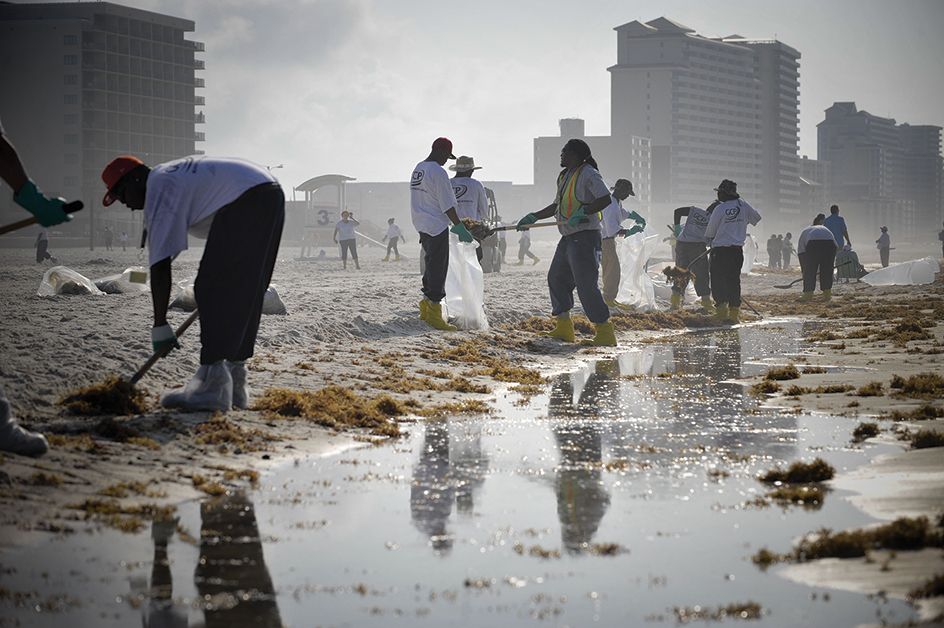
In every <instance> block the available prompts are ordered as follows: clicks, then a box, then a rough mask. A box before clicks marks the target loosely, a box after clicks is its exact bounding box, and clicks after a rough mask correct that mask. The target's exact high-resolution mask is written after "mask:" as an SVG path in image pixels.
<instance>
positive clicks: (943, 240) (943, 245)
mask: <svg viewBox="0 0 944 628" xmlns="http://www.w3.org/2000/svg"><path fill="white" fill-rule="evenodd" d="M937 239H938V240H940V241H941V256H942V257H944V229H941V231H940V233H938V234H937Z"/></svg>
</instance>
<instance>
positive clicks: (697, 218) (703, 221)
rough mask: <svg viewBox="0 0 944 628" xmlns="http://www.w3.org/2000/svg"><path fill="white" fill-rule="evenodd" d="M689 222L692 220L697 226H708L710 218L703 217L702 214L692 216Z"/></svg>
mask: <svg viewBox="0 0 944 628" xmlns="http://www.w3.org/2000/svg"><path fill="white" fill-rule="evenodd" d="M689 220H691V221H692V222H693V223H694V224H696V225H706V226H707V225H708V217H707V216H703V215H702V214H692V215H691V216H689Z"/></svg>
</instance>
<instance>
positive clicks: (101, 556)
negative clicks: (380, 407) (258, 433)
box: [0, 321, 913, 628]
mask: <svg viewBox="0 0 944 628" xmlns="http://www.w3.org/2000/svg"><path fill="white" fill-rule="evenodd" d="M800 325H801V324H800V323H797V322H790V321H784V322H780V323H777V324H773V325H768V326H761V327H742V328H739V329H731V330H723V331H717V332H713V333H692V334H683V335H679V336H674V337H672V338H669V339H666V340H665V342H661V343H659V344H648V345H644V346H642V348H640V349H638V350H635V351H631V352H628V353H626V354H624V355H621V356H620V357H619V358H618V359H616V360H607V361H596V362H592V363H589V364H587V365H586V366H585V367H584V368H582V369H580V370H579V371H577V372H575V373H568V374H563V375H560V376H557V377H555V378H554V379H553V383H552V385H551V386H550V389H549V393H548V394H546V395H541V396H536V397H533V398H532V399H531V400H530V401H526V400H523V399H522V398H521V397H520V396H518V395H516V394H508V395H506V396H503V397H501V398H499V399H498V400H497V401H496V403H495V408H496V411H495V412H494V413H493V414H490V415H488V416H467V417H458V418H455V419H452V420H448V421H444V422H440V423H418V424H415V425H413V427H412V429H411V430H410V431H409V434H408V436H406V437H404V438H402V439H400V440H399V441H397V442H396V443H391V444H387V445H383V446H379V447H365V448H362V449H357V450H351V451H348V452H346V453H344V454H340V455H337V456H332V457H327V458H319V459H301V460H299V461H297V463H296V464H295V465H294V466H292V467H290V468H286V469H282V470H280V471H279V472H277V473H273V474H270V475H268V476H267V477H265V478H264V479H263V480H262V482H261V484H260V486H261V488H260V489H259V490H256V491H252V492H249V493H247V494H240V495H231V496H229V497H227V498H223V499H216V500H206V501H205V502H204V503H202V504H197V503H189V504H184V505H182V507H181V508H180V511H179V515H180V521H179V525H180V526H182V529H183V530H185V531H186V534H184V535H181V534H180V533H175V532H174V531H173V526H168V525H167V524H156V525H155V526H154V527H153V529H152V531H151V534H139V535H122V534H121V533H119V532H115V531H112V530H102V531H98V532H95V533H91V534H75V535H71V536H67V537H63V538H60V539H55V540H51V541H49V542H47V543H43V544H42V545H40V546H39V547H36V548H32V549H31V550H30V551H29V552H24V553H20V554H11V555H7V556H4V557H3V559H2V566H3V572H2V575H0V584H2V585H3V586H5V587H6V588H7V589H8V590H9V592H10V595H11V596H12V595H13V594H14V593H19V594H20V595H21V597H20V602H21V605H19V606H18V605H17V604H16V601H15V600H14V599H12V598H9V597H8V598H7V599H4V600H0V617H4V618H6V619H7V621H8V622H11V623H9V624H4V623H3V622H0V625H14V624H13V623H12V622H13V621H18V622H20V624H17V625H24V626H61V625H70V626H128V625H144V626H150V627H152V628H156V627H158V626H175V627H176V626H204V625H205V626H230V627H237V628H238V627H241V626H281V625H285V626H297V627H302V626H304V627H308V626H385V627H387V626H417V625H420V626H422V625H426V626H516V625H548V626H588V625H593V624H596V625H601V626H638V625H644V624H647V625H666V626H675V625H678V624H679V623H684V622H685V621H688V620H691V618H692V615H691V613H693V612H694V613H696V614H697V613H706V612H707V613H713V612H715V611H717V610H718V609H719V608H727V607H729V606H730V605H735V606H737V607H738V610H737V612H738V613H740V612H744V613H745V615H744V618H750V617H752V614H753V613H756V612H759V619H757V620H756V621H752V622H751V625H761V626H765V627H767V626H771V627H772V626H801V625H808V626H855V625H858V624H862V623H867V622H877V621H881V620H885V621H895V622H903V621H906V620H907V619H909V618H910V617H912V616H913V612H912V610H911V607H909V606H908V605H906V604H904V603H901V602H898V601H895V600H886V599H884V598H878V597H867V596H861V595H855V594H851V593H846V592H841V591H834V590H829V589H823V588H813V587H807V586H802V585H798V584H794V583H792V582H789V581H787V580H785V579H783V578H780V577H779V576H778V575H777V571H778V568H777V567H774V568H771V569H769V570H767V571H761V570H760V569H758V568H757V567H756V566H755V565H754V564H753V563H752V562H751V560H750V557H751V556H752V555H753V554H755V553H756V552H757V551H758V550H759V549H761V548H764V547H766V548H768V549H770V550H772V551H775V552H787V551H788V550H789V549H790V548H791V545H792V542H793V541H794V540H795V539H796V538H797V537H799V536H800V535H803V534H805V533H807V532H811V531H814V530H818V529H819V528H821V527H829V528H834V529H841V528H850V527H857V526H862V525H866V524H869V523H872V522H873V520H872V519H871V518H869V517H867V516H865V515H864V514H862V513H861V512H859V511H857V510H856V509H855V508H853V507H852V506H851V505H850V504H849V503H848V502H847V501H846V500H845V499H843V494H842V493H841V492H839V491H833V492H828V493H827V494H826V497H825V499H824V501H823V502H822V503H821V504H820V505H819V507H815V508H814V507H813V506H811V505H807V507H806V508H804V507H803V506H795V505H790V506H779V505H777V504H776V503H770V502H769V501H767V500H764V499H758V498H762V497H763V496H764V494H765V493H766V490H765V487H764V486H763V485H762V484H760V483H759V482H757V481H756V480H755V479H754V477H755V476H757V475H758V474H759V473H761V472H764V471H767V470H769V469H771V468H772V467H774V466H776V465H778V464H780V465H785V464H788V463H790V462H793V461H795V460H799V459H802V460H807V461H809V460H812V459H813V458H815V457H816V456H820V457H822V458H824V459H825V460H827V461H828V462H829V463H831V464H832V465H833V466H834V467H836V468H837V470H839V471H840V472H842V471H843V470H846V469H851V468H854V467H857V466H859V465H862V464H866V463H867V462H868V461H869V460H870V459H871V458H872V457H874V456H875V455H878V454H880V453H886V452H889V451H893V450H896V449H897V448H892V447H888V446H875V445H867V446H865V447H864V448H861V447H853V446H851V444H850V439H851V433H852V430H853V428H854V427H855V426H856V425H857V424H858V420H855V419H847V418H839V417H826V416H822V415H807V414H781V413H778V412H772V411H767V410H760V409H758V407H757V401H756V400H755V399H754V398H752V397H750V396H749V395H747V394H746V393H745V392H744V390H745V386H744V385H743V384H742V383H740V382H738V381H737V378H739V377H744V376H749V375H755V374H759V373H764V372H766V370H767V369H769V368H770V367H771V366H781V365H783V364H785V363H788V362H790V360H791V359H795V358H796V357H797V356H798V355H802V354H803V353H804V352H805V351H806V350H807V348H806V347H805V346H804V345H803V344H802V343H801V342H799V341H798V340H797V338H798V337H800V336H801V335H802V334H801V330H800ZM167 563H169V564H168V565H167V566H165V564H167ZM752 603H753V604H756V605H759V606H748V605H749V604H752ZM676 609H678V611H677V610H676ZM681 609H685V610H686V611H687V613H688V614H679V613H680V612H681ZM731 620H732V619H731V617H730V616H729V617H728V621H731ZM701 623H705V622H701Z"/></svg>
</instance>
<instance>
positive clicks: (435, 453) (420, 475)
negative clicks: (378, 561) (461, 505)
mask: <svg viewBox="0 0 944 628" xmlns="http://www.w3.org/2000/svg"><path fill="white" fill-rule="evenodd" d="M420 451H421V453H420V459H419V461H418V462H417V464H416V466H415V467H414V468H413V482H412V484H411V488H410V513H411V515H412V517H413V523H414V525H416V527H417V528H419V529H420V530H421V531H422V532H423V533H424V534H425V535H426V536H428V537H429V539H430V541H431V542H432V546H433V549H434V550H436V551H437V552H441V553H446V552H449V551H450V550H451V549H452V536H451V535H449V534H446V523H447V522H448V521H449V515H450V514H451V513H452V503H453V501H454V500H455V486H454V485H453V484H452V483H451V482H450V481H449V430H448V429H447V426H446V424H445V423H427V424H426V437H425V439H424V442H423V448H422V449H421V450H420Z"/></svg>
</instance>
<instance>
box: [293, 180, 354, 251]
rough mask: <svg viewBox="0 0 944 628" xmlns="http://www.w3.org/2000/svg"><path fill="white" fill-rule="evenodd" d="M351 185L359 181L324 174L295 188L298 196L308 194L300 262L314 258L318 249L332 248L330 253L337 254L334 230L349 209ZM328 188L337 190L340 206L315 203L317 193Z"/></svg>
mask: <svg viewBox="0 0 944 628" xmlns="http://www.w3.org/2000/svg"><path fill="white" fill-rule="evenodd" d="M348 181H356V179H355V178H354V177H348V176H345V175H343V174H323V175H321V176H318V177H313V178H311V179H308V180H307V181H305V182H304V183H302V184H301V185H299V186H298V187H296V188H295V191H296V192H304V193H305V226H304V234H303V236H302V250H301V256H300V258H301V259H307V258H309V257H312V258H313V257H315V255H316V254H317V251H313V250H311V249H315V248H319V247H322V248H323V247H330V250H332V251H334V248H335V246H336V245H335V244H334V239H333V236H334V226H335V225H336V224H337V223H338V221H339V220H341V212H342V211H344V209H345V207H346V206H347V191H346V189H345V184H346V183H347V182H348ZM328 185H334V186H337V188H338V196H337V203H334V202H331V201H326V200H315V192H317V191H318V190H319V189H321V188H323V187H325V186H328ZM332 257H333V255H332Z"/></svg>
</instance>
